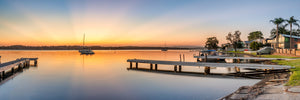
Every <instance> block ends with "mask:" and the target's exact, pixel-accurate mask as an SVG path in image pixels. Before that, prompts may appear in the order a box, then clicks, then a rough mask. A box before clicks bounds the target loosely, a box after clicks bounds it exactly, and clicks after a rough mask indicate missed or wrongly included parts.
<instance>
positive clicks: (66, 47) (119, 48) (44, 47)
mask: <svg viewBox="0 0 300 100" xmlns="http://www.w3.org/2000/svg"><path fill="white" fill-rule="evenodd" d="M85 48H90V49H92V50H161V49H168V50H194V49H202V47H139V46H120V47H102V46H86V47H85ZM80 49H82V47H81V46H22V45H14V46H0V50H80Z"/></svg>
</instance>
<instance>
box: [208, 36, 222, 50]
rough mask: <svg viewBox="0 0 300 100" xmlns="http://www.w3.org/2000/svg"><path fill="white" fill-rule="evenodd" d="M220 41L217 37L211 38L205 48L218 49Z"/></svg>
mask: <svg viewBox="0 0 300 100" xmlns="http://www.w3.org/2000/svg"><path fill="white" fill-rule="evenodd" d="M218 44H219V41H218V39H217V38H216V37H209V38H207V40H206V42H205V48H207V49H215V50H217V49H218Z"/></svg>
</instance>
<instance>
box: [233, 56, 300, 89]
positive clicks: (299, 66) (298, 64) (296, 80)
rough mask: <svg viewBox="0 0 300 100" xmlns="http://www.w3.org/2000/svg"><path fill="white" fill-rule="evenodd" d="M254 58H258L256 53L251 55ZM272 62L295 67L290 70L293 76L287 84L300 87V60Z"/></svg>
mask: <svg viewBox="0 0 300 100" xmlns="http://www.w3.org/2000/svg"><path fill="white" fill-rule="evenodd" d="M228 52H231V53H243V52H240V51H238V52H235V51H228ZM251 55H253V56H258V55H256V54H255V53H253V54H251ZM259 57H265V58H290V59H292V58H299V57H291V56H282V55H259ZM272 62H275V63H277V64H279V65H288V66H292V67H295V68H293V69H290V70H291V71H292V72H293V74H292V75H291V76H290V78H289V81H288V82H287V84H286V85H287V86H299V85H300V59H296V60H272Z"/></svg>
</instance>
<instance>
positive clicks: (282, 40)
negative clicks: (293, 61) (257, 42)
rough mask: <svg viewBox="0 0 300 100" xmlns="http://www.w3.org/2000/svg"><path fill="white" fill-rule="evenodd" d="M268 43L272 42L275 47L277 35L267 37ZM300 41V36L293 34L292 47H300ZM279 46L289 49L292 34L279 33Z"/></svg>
mask: <svg viewBox="0 0 300 100" xmlns="http://www.w3.org/2000/svg"><path fill="white" fill-rule="evenodd" d="M266 42H267V43H270V44H271V46H272V47H274V48H275V45H276V36H274V37H271V38H268V39H266ZM298 42H300V36H294V35H292V48H293V49H294V48H296V49H297V48H298ZM278 48H282V49H289V48H290V35H287V34H279V38H278Z"/></svg>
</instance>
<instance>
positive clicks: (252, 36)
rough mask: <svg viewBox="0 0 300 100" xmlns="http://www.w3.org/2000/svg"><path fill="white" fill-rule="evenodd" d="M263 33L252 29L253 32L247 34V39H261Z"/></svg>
mask: <svg viewBox="0 0 300 100" xmlns="http://www.w3.org/2000/svg"><path fill="white" fill-rule="evenodd" d="M262 36H263V34H262V33H261V31H254V32H251V33H249V35H248V41H251V40H256V39H263V37H262Z"/></svg>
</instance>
